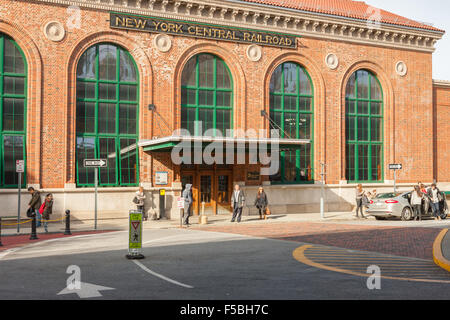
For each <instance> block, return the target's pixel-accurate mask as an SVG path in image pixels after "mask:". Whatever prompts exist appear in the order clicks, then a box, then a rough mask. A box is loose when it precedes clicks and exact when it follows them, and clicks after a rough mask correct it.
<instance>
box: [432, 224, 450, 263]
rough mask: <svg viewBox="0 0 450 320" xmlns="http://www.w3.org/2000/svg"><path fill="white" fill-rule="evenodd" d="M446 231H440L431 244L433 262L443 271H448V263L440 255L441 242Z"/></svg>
mask: <svg viewBox="0 0 450 320" xmlns="http://www.w3.org/2000/svg"><path fill="white" fill-rule="evenodd" d="M447 232H448V229H444V230H442V231H441V232H440V233H439V235H438V236H437V238H436V239H435V240H434V243H433V260H434V262H435V263H436V264H437V265H438V266H439V267H441V268H442V269H444V270H447V271H450V261H448V260H447V259H446V258H445V257H444V255H443V254H442V241H443V240H444V237H445V235H446V234H447Z"/></svg>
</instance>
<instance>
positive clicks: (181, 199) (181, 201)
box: [177, 197, 184, 209]
mask: <svg viewBox="0 0 450 320" xmlns="http://www.w3.org/2000/svg"><path fill="white" fill-rule="evenodd" d="M177 204H178V209H184V199H183V198H182V197H178V199H177Z"/></svg>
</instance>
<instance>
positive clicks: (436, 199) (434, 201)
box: [427, 183, 442, 220]
mask: <svg viewBox="0 0 450 320" xmlns="http://www.w3.org/2000/svg"><path fill="white" fill-rule="evenodd" d="M427 194H428V196H429V197H430V204H431V209H432V210H433V216H434V220H441V210H440V208H439V203H440V202H441V201H442V199H441V198H442V195H441V192H440V191H439V189H438V188H437V186H436V184H435V183H433V184H432V185H431V188H429V189H428V191H427Z"/></svg>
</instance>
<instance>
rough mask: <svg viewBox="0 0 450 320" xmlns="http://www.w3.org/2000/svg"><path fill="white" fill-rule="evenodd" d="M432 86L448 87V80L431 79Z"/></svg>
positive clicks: (449, 82) (449, 85)
mask: <svg viewBox="0 0 450 320" xmlns="http://www.w3.org/2000/svg"><path fill="white" fill-rule="evenodd" d="M433 86H436V87H445V88H449V89H450V81H445V80H433Z"/></svg>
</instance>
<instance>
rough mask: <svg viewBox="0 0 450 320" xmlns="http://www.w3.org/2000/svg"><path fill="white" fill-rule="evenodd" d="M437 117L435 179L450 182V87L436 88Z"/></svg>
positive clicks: (435, 114)
mask: <svg viewBox="0 0 450 320" xmlns="http://www.w3.org/2000/svg"><path fill="white" fill-rule="evenodd" d="M433 92H434V117H435V137H436V138H435V140H434V146H435V150H436V151H435V178H436V180H437V182H449V181H450V171H449V170H448V163H449V160H450V137H449V135H450V85H448V86H445V87H444V86H438V85H436V86H434V88H433Z"/></svg>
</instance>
